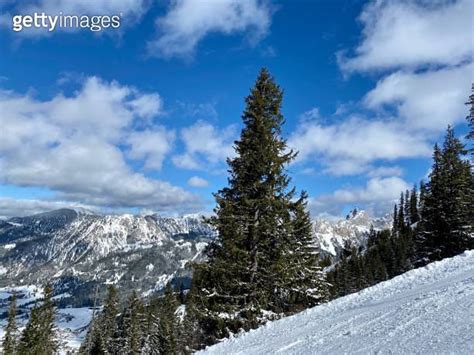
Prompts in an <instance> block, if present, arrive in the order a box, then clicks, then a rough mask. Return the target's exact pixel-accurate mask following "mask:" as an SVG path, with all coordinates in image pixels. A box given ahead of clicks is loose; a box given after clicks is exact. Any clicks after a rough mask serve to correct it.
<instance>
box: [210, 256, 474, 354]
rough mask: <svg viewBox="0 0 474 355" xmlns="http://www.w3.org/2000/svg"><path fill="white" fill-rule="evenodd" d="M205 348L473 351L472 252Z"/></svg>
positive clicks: (223, 351) (330, 351)
mask: <svg viewBox="0 0 474 355" xmlns="http://www.w3.org/2000/svg"><path fill="white" fill-rule="evenodd" d="M203 353H206V354H252V355H255V354H305V355H306V354H342V353H351V354H367V353H370V354H374V353H382V354H387V353H391V354H406V353H409V354H413V353H418V354H440V353H443V354H445V353H456V354H474V250H471V251H466V252H465V253H463V254H461V255H459V256H456V257H454V258H450V259H445V260H442V261H440V262H435V263H432V264H430V265H428V266H426V267H424V268H420V269H416V270H411V271H409V272H407V273H405V274H403V275H400V276H397V277H395V278H393V279H391V280H389V281H386V282H382V283H379V284H377V285H375V286H373V287H370V288H367V289H365V290H362V291H360V292H358V293H354V294H351V295H348V296H345V297H342V298H339V299H336V300H334V301H332V302H329V303H327V304H324V305H320V306H318V307H314V308H312V309H308V310H306V311H304V312H302V313H299V314H297V315H294V316H292V317H288V318H285V319H281V320H278V321H275V322H270V323H268V324H266V325H265V326H263V327H261V328H259V329H256V330H252V331H250V332H248V333H245V334H242V335H240V336H237V337H234V338H231V339H228V340H225V341H223V342H222V343H220V344H217V345H214V346H212V347H209V348H207V349H206V350H205V351H203Z"/></svg>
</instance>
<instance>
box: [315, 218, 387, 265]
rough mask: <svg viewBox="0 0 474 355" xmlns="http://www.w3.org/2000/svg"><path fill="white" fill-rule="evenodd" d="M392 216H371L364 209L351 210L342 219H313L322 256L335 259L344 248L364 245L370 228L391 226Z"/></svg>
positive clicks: (377, 228) (378, 228)
mask: <svg viewBox="0 0 474 355" xmlns="http://www.w3.org/2000/svg"><path fill="white" fill-rule="evenodd" d="M391 225H392V216H391V215H386V216H384V217H381V218H372V217H371V216H370V215H369V214H368V213H367V212H366V211H363V210H357V209H354V210H352V211H351V212H350V213H349V214H348V215H347V216H346V218H344V219H340V220H335V221H334V220H330V219H323V218H319V219H316V220H315V221H314V235H315V239H316V243H317V245H318V246H319V248H320V250H321V256H322V257H329V258H330V260H332V261H336V260H338V259H339V257H340V256H341V253H342V251H343V250H344V248H351V247H356V248H359V247H364V246H365V245H366V243H367V240H368V235H369V232H370V229H371V228H374V230H382V229H386V228H391Z"/></svg>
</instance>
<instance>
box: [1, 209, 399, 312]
mask: <svg viewBox="0 0 474 355" xmlns="http://www.w3.org/2000/svg"><path fill="white" fill-rule="evenodd" d="M390 223H391V217H390V216H386V217H384V218H377V219H373V218H371V217H370V216H369V215H368V214H367V213H366V212H365V211H357V210H353V211H351V212H350V213H349V215H348V216H347V217H346V218H344V219H341V220H337V221H332V220H328V219H316V220H315V221H314V236H315V243H316V244H317V245H318V246H319V247H320V251H321V257H326V258H329V259H330V260H331V262H335V261H337V260H338V258H340V256H341V253H342V251H343V250H344V248H347V247H352V246H355V247H358V248H363V247H364V245H365V242H366V241H367V235H368V232H369V230H370V228H371V227H374V228H375V229H382V228H386V227H389V226H390ZM215 236H216V232H215V231H214V230H213V229H212V228H211V227H210V226H209V225H208V224H206V223H205V222H204V220H203V217H201V216H199V215H187V216H182V217H176V218H175V217H162V216H159V215H149V216H139V215H131V214H123V215H99V214H94V213H91V212H88V211H84V210H74V209H60V210H55V211H51V212H47V213H42V214H37V215H33V216H27V217H14V218H10V219H8V220H0V275H1V279H0V287H12V286H16V287H17V286H21V285H41V284H44V283H45V282H47V281H51V282H53V284H54V287H55V290H56V292H55V293H57V294H62V295H66V296H63V297H61V299H60V302H62V304H63V306H64V305H72V306H77V307H80V306H86V305H91V304H93V302H94V299H92V298H91V297H96V296H97V297H99V298H100V297H101V293H102V292H104V291H105V290H104V289H105V288H104V287H99V288H98V289H99V291H98V292H99V294H97V292H94V290H95V288H96V285H103V284H115V285H116V286H117V287H118V288H123V289H124V290H127V289H128V290H131V289H134V290H136V291H137V292H139V294H141V295H142V296H148V295H150V294H152V293H154V292H159V291H160V290H161V289H162V288H163V287H164V285H166V283H168V282H169V281H171V282H173V283H175V284H176V283H183V284H184V286H185V287H187V285H188V284H189V280H190V275H191V268H190V264H191V263H192V262H193V261H202V260H203V258H204V250H205V248H206V246H207V245H208V244H209V242H210V241H211V240H212V239H213V238H214V237H215Z"/></svg>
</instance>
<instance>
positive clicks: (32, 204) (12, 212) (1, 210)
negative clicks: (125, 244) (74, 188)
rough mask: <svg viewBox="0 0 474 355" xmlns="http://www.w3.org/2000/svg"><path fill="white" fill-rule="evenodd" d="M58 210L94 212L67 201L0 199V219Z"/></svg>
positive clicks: (89, 207)
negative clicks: (74, 209)
mask: <svg viewBox="0 0 474 355" xmlns="http://www.w3.org/2000/svg"><path fill="white" fill-rule="evenodd" d="M60 208H76V209H86V210H91V211H94V210H95V207H94V206H88V205H84V204H80V203H74V202H69V201H49V200H33V199H14V198H9V197H0V218H9V217H23V216H30V215H33V214H37V213H43V212H48V211H52V210H57V209H60Z"/></svg>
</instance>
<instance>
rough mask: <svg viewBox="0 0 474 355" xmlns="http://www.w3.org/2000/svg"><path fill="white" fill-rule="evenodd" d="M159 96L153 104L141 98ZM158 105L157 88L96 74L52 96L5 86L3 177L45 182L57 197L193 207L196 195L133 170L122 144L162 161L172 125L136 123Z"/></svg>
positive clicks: (0, 141)
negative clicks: (147, 88)
mask: <svg viewBox="0 0 474 355" xmlns="http://www.w3.org/2000/svg"><path fill="white" fill-rule="evenodd" d="M153 99H155V100H157V101H156V103H155V104H150V105H148V106H147V109H145V108H144V107H139V108H138V107H137V106H136V105H135V103H136V101H137V100H138V101H140V100H144V101H146V102H148V103H150V102H151V101H153ZM160 105H161V104H160V103H159V100H158V96H157V94H147V93H142V92H140V91H138V90H137V89H135V88H133V87H128V86H123V85H120V84H118V83H116V82H105V81H102V80H100V79H99V78H97V77H90V78H87V79H86V80H85V82H84V83H83V85H82V87H81V89H80V90H78V91H77V92H75V93H74V94H73V95H70V96H65V95H64V94H58V95H56V96H54V97H53V98H51V99H50V100H43V101H42V100H37V99H35V98H34V97H33V96H31V95H28V94H27V95H20V94H17V93H14V92H7V91H2V92H0V112H2V115H1V116H0V126H1V127H2V129H1V130H0V182H2V183H7V184H12V185H16V186H37V187H46V188H49V189H51V190H53V191H55V192H56V194H57V195H56V197H57V198H58V199H61V200H65V201H76V202H78V203H83V204H88V205H95V206H108V207H117V208H123V207H142V208H150V209H154V210H158V211H166V210H171V209H174V210H176V209H180V210H192V209H193V208H195V207H196V206H197V205H198V204H199V200H198V199H197V197H196V196H194V195H192V194H191V193H189V192H187V191H185V190H183V189H181V188H179V187H176V186H173V185H171V184H170V183H168V182H165V181H161V180H157V179H152V178H148V177H146V176H145V175H143V174H141V173H139V172H136V171H134V170H133V169H132V168H131V167H130V166H129V165H128V164H127V162H126V160H125V156H124V153H123V151H122V149H121V146H123V145H128V146H129V151H128V154H129V156H130V158H132V159H142V160H143V161H144V165H145V167H148V168H153V169H159V168H160V167H161V164H162V161H163V159H164V156H165V155H166V154H168V152H169V150H170V147H169V146H170V144H171V143H172V140H173V137H174V136H173V133H172V132H168V131H166V129H165V128H163V127H159V126H158V127H154V128H153V127H152V128H149V129H146V130H144V131H138V132H137V131H134V130H133V127H134V126H135V125H137V122H142V121H144V122H147V121H148V118H149V117H150V116H152V115H154V114H157V113H158V108H159V107H160ZM154 139H156V142H155V144H153V140H154Z"/></svg>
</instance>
